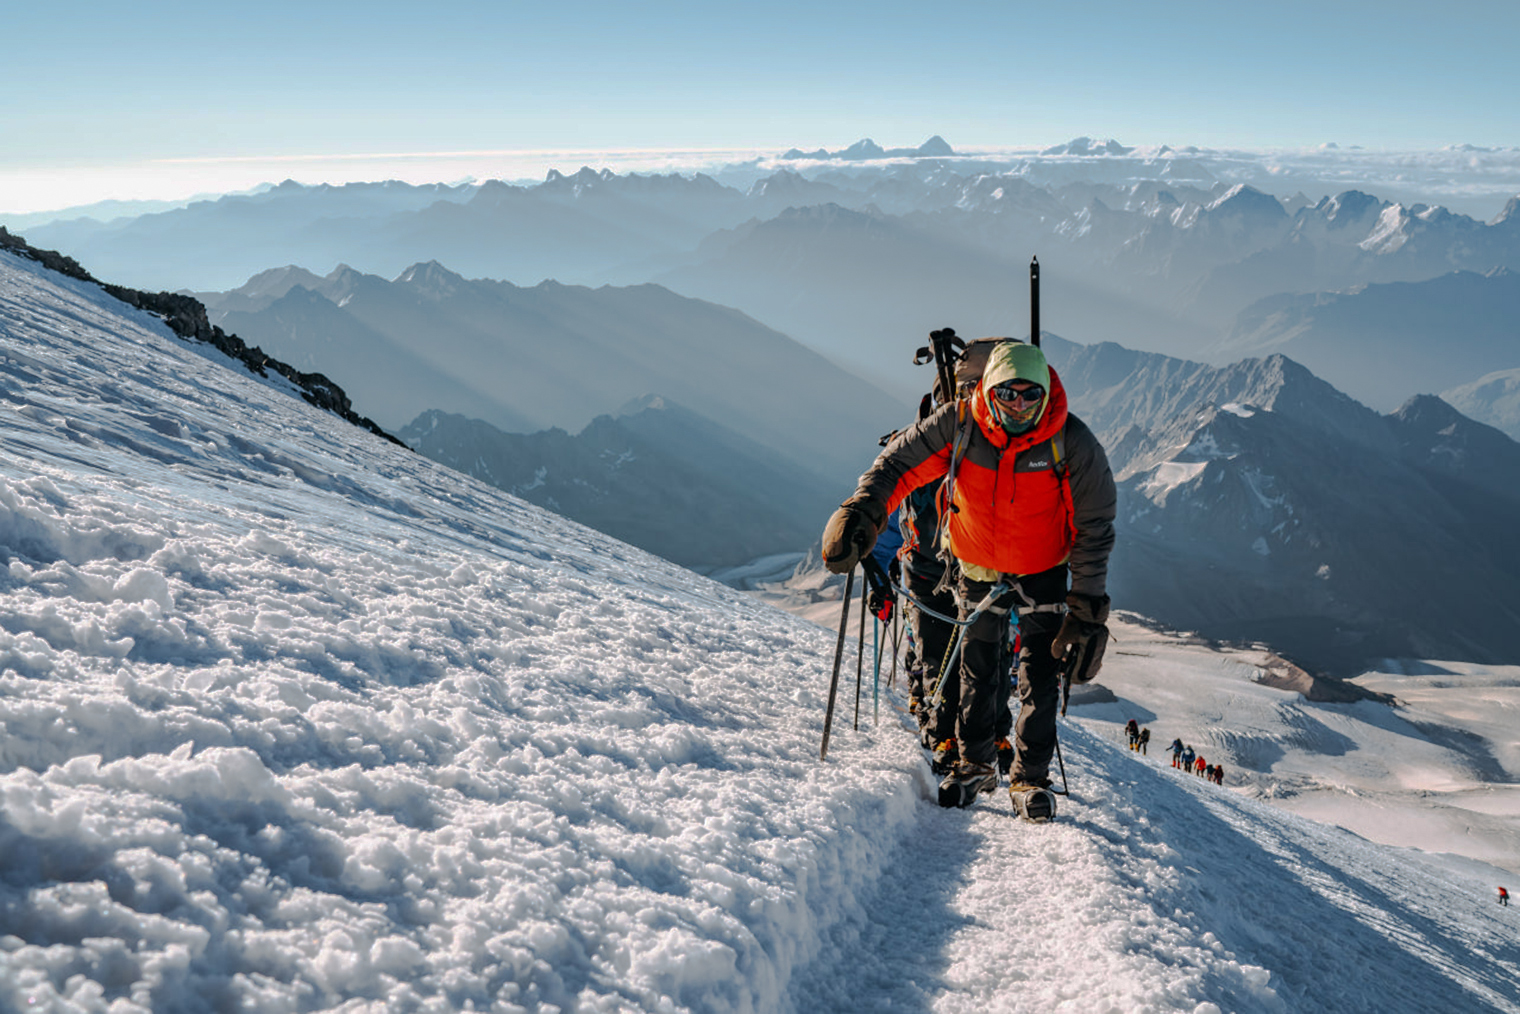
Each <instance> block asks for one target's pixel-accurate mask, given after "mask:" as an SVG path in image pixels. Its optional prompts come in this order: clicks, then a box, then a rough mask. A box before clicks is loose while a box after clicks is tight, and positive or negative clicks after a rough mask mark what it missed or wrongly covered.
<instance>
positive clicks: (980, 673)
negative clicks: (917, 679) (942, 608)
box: [957, 564, 1067, 782]
mask: <svg viewBox="0 0 1520 1014" xmlns="http://www.w3.org/2000/svg"><path fill="white" fill-rule="evenodd" d="M1002 580H1003V581H1005V582H1008V583H1010V584H1012V586H1013V590H1012V591H1011V592H1009V593H1007V594H1005V595H1004V596H1002V598H1001V599H1000V600H999V601H998V602H997V603H996V604H995V605H994V606H993V608H991V609H988V610H987V611H986V612H984V613H983V614H982V615H981V616H980V617H978V618H977V620H976V622H975V623H973V624H972V625H971V626H970V627H969V628H968V629H967V631H966V642H965V644H964V646H963V647H962V648H961V666H960V678H961V687H960V715H959V719H960V721H959V728H958V738H959V740H960V748H961V758H962V759H963V760H967V761H972V762H975V763H979V764H992V763H994V762H995V761H996V759H997V745H996V744H997V738H998V734H999V732H1000V731H1003V730H1000V729H999V725H1000V714H1009V712H1008V707H1007V705H1008V694H1009V686H1008V684H1009V680H1008V668H1007V666H1006V664H1005V659H1004V657H1003V654H1004V644H1005V639H1006V635H1007V631H1008V626H1009V616H1008V613H1009V610H1010V609H1012V610H1014V611H1015V613H1016V615H1017V616H1018V620H1019V632H1020V635H1021V636H1020V642H1019V654H1018V660H1017V661H1018V702H1019V713H1018V717H1017V719H1016V720H1013V721H1012V722H1011V724H1012V727H1013V729H1012V731H1013V733H1014V736H1013V748H1014V761H1013V768H1012V769H1011V771H1010V772H1009V776H1010V778H1012V779H1013V780H1014V781H1026V782H1030V781H1033V782H1041V781H1044V780H1046V779H1048V778H1049V776H1050V759H1051V757H1052V756H1054V755H1055V750H1056V716H1057V714H1058V712H1059V711H1060V707H1061V701H1060V696H1061V688H1060V684H1059V680H1058V679H1057V674H1058V669H1059V663H1058V662H1057V660H1056V659H1055V658H1054V657H1052V655H1051V654H1050V646H1051V644H1052V643H1053V642H1054V641H1055V637H1056V632H1057V631H1058V630H1060V628H1061V618H1062V616H1063V615H1064V613H1065V611H1066V581H1067V571H1066V565H1065V564H1061V565H1060V566H1057V567H1052V568H1051V569H1050V570H1046V571H1041V572H1040V573H1038V574H1024V575H1009V574H1004V575H1003V576H1002ZM995 584H997V582H983V581H975V580H972V579H971V578H968V577H965V576H962V577H961V580H960V585H959V589H958V595H957V599H958V603H959V606H960V616H961V618H962V619H965V618H966V617H967V616H969V615H970V614H971V611H972V610H973V609H975V608H976V606H977V604H978V603H980V602H981V601H982V599H983V598H984V597H985V596H986V594H987V592H988V591H989V590H990V589H991V588H992V587H994V585H995Z"/></svg>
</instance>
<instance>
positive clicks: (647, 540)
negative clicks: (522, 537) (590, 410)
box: [401, 397, 840, 570]
mask: <svg viewBox="0 0 1520 1014" xmlns="http://www.w3.org/2000/svg"><path fill="white" fill-rule="evenodd" d="M627 409H628V411H626V412H625V413H624V414H621V415H619V416H617V417H613V416H611V415H603V416H598V417H597V418H596V419H593V420H592V421H591V422H590V423H589V424H587V426H586V427H585V428H584V429H583V430H581V432H580V433H578V434H576V435H575V436H571V435H569V434H568V433H566V432H565V431H564V430H559V429H552V430H547V431H544V432H539V433H532V434H526V435H522V434H513V433H503V432H502V431H500V430H498V429H496V428H495V427H492V426H490V425H488V424H486V423H483V422H480V421H478V420H474V419H467V418H464V417H463V416H459V415H454V414H448V413H443V412H436V411H432V412H426V413H424V414H423V415H421V416H419V417H418V418H417V419H415V420H413V421H412V422H411V423H410V424H409V425H407V426H406V427H404V428H403V429H402V430H401V433H402V434H403V436H402V439H403V440H406V441H407V443H408V444H409V445H410V446H412V447H413V448H414V449H416V450H417V451H418V452H419V453H421V454H425V455H427V456H428V457H430V458H432V459H433V460H435V461H437V462H439V463H440V464H444V465H448V466H450V467H451V468H454V469H456V470H457V471H460V472H464V473H465V474H466V475H470V476H472V477H474V478H476V479H480V480H481V481H483V482H486V483H489V484H490V485H492V486H496V487H497V488H499V489H503V490H506V491H507V492H509V493H512V494H513V495H515V496H519V497H521V498H523V499H524V500H527V501H528V502H529V503H534V504H537V505H539V506H541V507H546V508H548V509H549V510H552V511H554V512H555V513H556V514H560V515H562V516H564V517H567V518H571V519H572V520H575V521H579V522H580V523H582V524H584V525H587V526H588V527H591V528H595V529H596V530H598V531H601V532H605V533H607V534H608V535H611V536H613V537H614V538H617V539H620V540H622V541H624V542H627V543H629V544H630V545H634V546H638V547H639V548H640V549H643V550H646V551H648V552H651V553H654V554H656V555H658V556H662V557H664V558H665V559H667V560H670V561H671V562H673V563H679V564H681V565H683V566H689V567H698V568H701V569H704V570H705V569H710V568H713V567H725V566H734V565H737V564H740V563H744V562H746V561H749V560H752V559H755V558H756V557H760V556H766V555H769V554H773V553H776V552H778V551H784V550H787V549H790V548H792V547H799V546H804V545H806V544H807V543H808V541H809V540H811V539H812V538H813V537H814V535H815V534H816V532H817V530H818V527H819V525H820V524H821V522H820V521H819V518H822V517H826V516H827V513H828V511H829V510H831V509H832V508H833V506H834V505H835V504H836V503H837V502H838V500H839V498H840V492H839V490H838V489H837V488H835V487H834V486H833V485H832V484H828V483H825V482H823V481H821V480H818V479H814V478H810V477H808V476H807V475H806V474H805V473H799V472H798V470H797V469H796V467H795V466H794V465H790V464H789V463H788V462H787V461H785V460H784V459H782V458H781V457H780V456H779V455H776V454H775V453H773V452H768V451H767V450H766V449H765V448H763V447H760V446H759V445H757V444H755V443H754V442H753V441H750V440H748V439H747V438H745V437H742V436H741V435H739V434H736V433H733V432H731V431H728V430H726V429H724V428H723V427H721V426H718V425H717V424H715V423H713V422H712V421H711V420H708V419H706V418H703V417H702V416H699V415H697V414H696V413H693V412H689V411H686V410H684V409H682V408H680V407H679V406H676V405H673V404H671V403H669V402H668V401H666V400H664V399H662V398H658V397H652V398H644V399H639V401H638V402H637V403H636V404H634V405H630V406H627Z"/></svg>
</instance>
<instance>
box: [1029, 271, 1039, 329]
mask: <svg viewBox="0 0 1520 1014" xmlns="http://www.w3.org/2000/svg"><path fill="white" fill-rule="evenodd" d="M1029 344H1031V345H1033V346H1034V347H1035V348H1039V347H1040V259H1039V258H1038V257H1031V258H1029Z"/></svg>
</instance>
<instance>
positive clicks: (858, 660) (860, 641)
mask: <svg viewBox="0 0 1520 1014" xmlns="http://www.w3.org/2000/svg"><path fill="white" fill-rule="evenodd" d="M870 593H871V582H869V581H862V582H860V626H859V627H858V628H856V631H855V633H856V637H855V726H854V728H855V731H856V732H859V731H860V681H861V677H862V675H863V674H864V671H865V665H866V609H867V608H868V606H867V603H866V599H867V598H868V597H869V596H870Z"/></svg>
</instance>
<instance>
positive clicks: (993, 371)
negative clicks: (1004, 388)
mask: <svg viewBox="0 0 1520 1014" xmlns="http://www.w3.org/2000/svg"><path fill="white" fill-rule="evenodd" d="M1010 380H1024V381H1028V382H1029V383H1031V384H1039V385H1040V387H1041V389H1042V390H1044V391H1045V392H1046V397H1045V401H1044V402H1043V403H1042V404H1041V405H1040V414H1039V415H1037V416H1035V418H1034V420H1033V422H1031V423H1030V424H1029V430H1034V429H1038V428H1039V425H1040V422H1041V420H1042V419H1044V417H1045V415H1046V414H1047V413H1048V412H1049V410H1050V397H1049V392H1050V365H1049V364H1048V363H1047V362H1046V361H1045V353H1044V352H1041V351H1040V350H1039V349H1037V348H1035V347H1034V346H1033V345H1025V344H1024V343H1023V342H1019V341H1005V342H999V343H998V344H997V345H995V346H993V348H992V352H991V353H990V354H989V355H988V357H987V366H986V368H985V369H984V370H983V371H982V383H981V388H980V391H981V394H982V397H983V399H984V400H985V401H986V402H987V406H988V408H989V409H991V410H992V412H991V417H992V418H997V417H998V415H999V412H998V411H997V409H996V407H995V406H993V405H992V402H991V399H992V389H993V388H995V387H997V386H998V385H999V384H1006V383H1008V382H1009V381H1010ZM1029 430H1025V432H1029Z"/></svg>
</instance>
